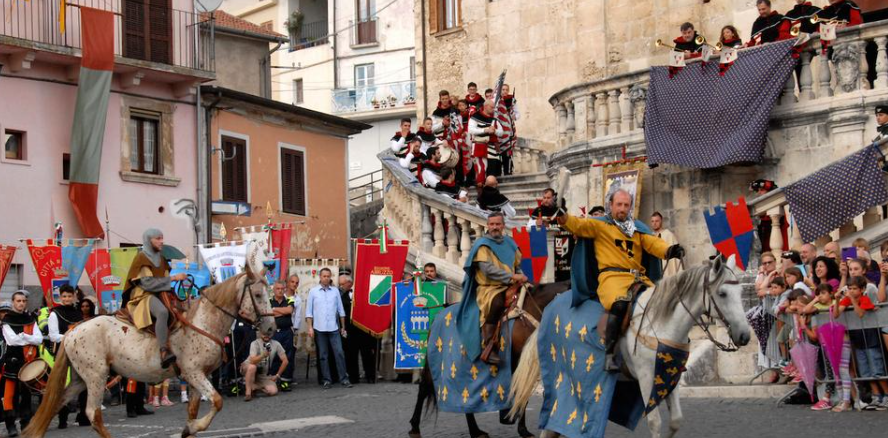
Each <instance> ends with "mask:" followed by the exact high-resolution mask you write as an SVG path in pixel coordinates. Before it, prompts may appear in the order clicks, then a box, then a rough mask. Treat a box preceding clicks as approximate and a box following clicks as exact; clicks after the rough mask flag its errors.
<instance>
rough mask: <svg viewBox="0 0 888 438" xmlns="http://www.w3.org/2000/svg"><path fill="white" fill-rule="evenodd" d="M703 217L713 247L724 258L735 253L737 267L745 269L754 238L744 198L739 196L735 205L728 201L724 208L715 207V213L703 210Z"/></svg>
mask: <svg viewBox="0 0 888 438" xmlns="http://www.w3.org/2000/svg"><path fill="white" fill-rule="evenodd" d="M703 217H704V219H706V227H707V228H709V238H710V239H712V244H713V245H715V249H717V250H718V252H719V253H721V254H722V255H724V256H725V258H728V257H730V256H731V255H736V256H737V257H735V258H736V259H737V265H738V267H739V268H740V269H746V264H747V263H748V262H749V252H750V251H751V250H752V239H754V238H755V231H754V228H753V226H752V217H750V216H749V208H747V207H746V199H745V198H743V197H742V196H741V197H740V199H738V200H737V204H736V205H735V204H734V203H732V202H728V203H727V204H726V205H725V207H724V208H722V207H720V206H719V207H715V213H712V214H710V213H709V212H704V213H703Z"/></svg>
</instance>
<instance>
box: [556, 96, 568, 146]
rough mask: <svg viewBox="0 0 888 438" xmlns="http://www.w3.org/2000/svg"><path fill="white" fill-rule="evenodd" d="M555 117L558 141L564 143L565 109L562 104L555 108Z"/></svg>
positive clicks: (565, 127) (565, 130)
mask: <svg viewBox="0 0 888 438" xmlns="http://www.w3.org/2000/svg"><path fill="white" fill-rule="evenodd" d="M555 116H556V117H557V118H558V122H557V123H558V141H559V142H562V144H563V143H564V135H565V133H566V132H567V108H565V107H564V104H560V105H558V106H556V107H555Z"/></svg>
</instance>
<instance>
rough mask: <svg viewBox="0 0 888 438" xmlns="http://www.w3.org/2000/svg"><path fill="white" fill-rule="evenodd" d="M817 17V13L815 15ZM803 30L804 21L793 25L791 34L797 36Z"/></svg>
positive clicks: (790, 30) (790, 29)
mask: <svg viewBox="0 0 888 438" xmlns="http://www.w3.org/2000/svg"><path fill="white" fill-rule="evenodd" d="M815 17H816V15H815ZM801 32H802V23H796V24H795V25H794V26H793V27H791V28H789V34H790V35H792V36H794V37H797V36H799V34H800V33H801Z"/></svg>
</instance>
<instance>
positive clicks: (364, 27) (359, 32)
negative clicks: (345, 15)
mask: <svg viewBox="0 0 888 438" xmlns="http://www.w3.org/2000/svg"><path fill="white" fill-rule="evenodd" d="M348 25H349V27H350V28H351V47H352V48H361V47H372V46H375V45H378V44H379V40H377V39H376V35H377V32H376V31H377V21H376V18H371V19H368V20H361V21H349V22H348Z"/></svg>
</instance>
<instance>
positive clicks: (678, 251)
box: [666, 243, 685, 260]
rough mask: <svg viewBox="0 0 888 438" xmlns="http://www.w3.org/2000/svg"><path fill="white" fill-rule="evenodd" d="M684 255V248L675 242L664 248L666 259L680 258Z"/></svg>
mask: <svg viewBox="0 0 888 438" xmlns="http://www.w3.org/2000/svg"><path fill="white" fill-rule="evenodd" d="M684 256H685V250H684V248H682V247H681V245H679V244H677V243H676V244H675V245H672V246H670V247H669V249H667V250H666V260H669V259H680V258H683V257H684Z"/></svg>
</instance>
